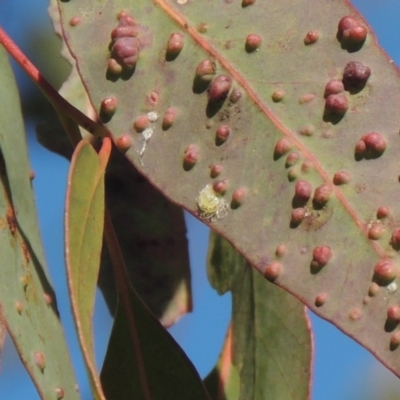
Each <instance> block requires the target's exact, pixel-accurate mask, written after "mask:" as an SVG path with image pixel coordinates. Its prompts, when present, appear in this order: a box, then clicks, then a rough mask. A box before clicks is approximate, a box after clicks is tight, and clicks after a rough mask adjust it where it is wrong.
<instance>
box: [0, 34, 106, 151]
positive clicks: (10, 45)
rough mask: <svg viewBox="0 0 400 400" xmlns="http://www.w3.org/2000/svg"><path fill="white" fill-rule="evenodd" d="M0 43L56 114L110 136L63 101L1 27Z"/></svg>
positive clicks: (90, 130)
mask: <svg viewBox="0 0 400 400" xmlns="http://www.w3.org/2000/svg"><path fill="white" fill-rule="evenodd" d="M0 43H1V44H2V45H3V47H4V48H5V49H6V50H7V52H8V53H9V54H10V55H11V56H12V57H13V58H14V60H15V61H16V62H17V63H18V64H19V65H20V66H21V68H22V69H23V70H24V71H25V72H26V74H27V75H28V76H29V77H30V78H31V79H32V81H33V82H34V83H35V84H36V86H37V87H38V88H39V89H40V90H41V92H42V93H43V94H44V95H45V96H46V98H47V100H49V102H50V103H51V104H52V105H53V107H54V108H55V110H56V111H57V113H58V114H62V115H64V116H65V117H67V118H69V119H71V120H72V121H74V122H75V123H77V124H78V125H79V126H81V127H82V128H84V129H85V130H87V131H88V132H90V133H91V134H93V135H95V136H100V137H105V136H109V137H110V136H111V135H110V132H109V131H108V130H107V129H106V128H105V126H104V125H102V124H100V123H98V122H95V121H93V120H91V119H90V118H89V117H88V116H86V115H85V114H83V113H82V112H81V111H79V110H78V109H77V108H75V107H74V106H73V105H72V104H70V103H69V102H68V101H67V100H65V99H64V98H63V97H62V96H61V95H60V94H59V93H58V92H57V90H56V89H54V87H53V86H52V85H51V84H50V83H49V81H48V80H47V79H46V78H45V77H44V76H43V75H42V74H41V73H40V71H39V70H38V69H37V68H36V67H35V66H34V65H33V64H32V62H31V61H30V60H29V59H28V57H26V55H25V54H24V53H23V52H22V50H21V49H20V48H19V47H18V46H17V45H16V43H15V42H14V41H13V40H12V39H11V38H10V37H9V36H8V35H7V33H6V32H5V31H4V30H3V29H2V28H1V27H0ZM65 117H64V118H65ZM76 140H77V138H76V137H75V138H71V141H72V142H73V143H74V142H75V141H76ZM75 144H76V143H75Z"/></svg>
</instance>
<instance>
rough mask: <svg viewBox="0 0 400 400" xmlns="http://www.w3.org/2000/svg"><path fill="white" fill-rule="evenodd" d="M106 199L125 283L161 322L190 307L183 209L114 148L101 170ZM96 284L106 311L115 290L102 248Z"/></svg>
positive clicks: (166, 323) (113, 301) (169, 322)
mask: <svg viewBox="0 0 400 400" xmlns="http://www.w3.org/2000/svg"><path fill="white" fill-rule="evenodd" d="M106 201H107V207H108V211H109V212H110V214H111V216H112V220H113V224H114V226H115V229H116V231H117V237H118V239H119V243H120V246H121V251H122V253H123V255H124V259H125V263H126V265H127V269H128V275H129V278H130V282H132V285H133V287H134V288H135V289H136V291H137V292H138V294H139V295H140V297H141V298H142V299H143V300H144V302H145V303H146V305H147V306H148V307H149V308H150V310H151V311H152V312H153V313H154V315H155V316H156V317H157V318H159V320H160V322H161V323H162V324H163V325H164V326H170V325H172V324H173V323H174V322H175V321H176V320H177V319H178V318H179V317H180V316H181V315H183V314H185V313H186V312H188V311H190V310H191V308H192V304H191V291H190V269H189V254H188V243H187V239H186V226H185V221H184V218H183V211H182V210H181V209H180V208H179V207H177V206H175V205H173V204H172V203H170V202H169V201H168V200H167V199H166V198H165V197H164V196H162V195H161V194H160V193H159V192H158V191H157V190H156V189H155V188H154V187H153V186H151V185H150V184H149V183H148V182H147V181H146V180H145V179H144V178H143V177H142V176H141V175H140V174H139V173H138V172H137V171H136V169H135V168H133V167H132V166H131V165H130V164H129V162H128V161H127V160H126V159H125V158H124V157H123V156H122V155H121V154H120V153H119V152H117V151H115V152H114V153H113V155H112V157H111V162H110V164H109V166H108V168H107V174H106ZM99 288H100V289H101V291H102V293H103V294H104V296H105V299H106V300H107V304H108V306H109V309H110V311H111V312H112V314H114V310H115V309H116V300H117V291H116V285H115V279H114V276H113V272H112V267H111V261H110V259H109V255H108V252H107V250H106V248H103V255H102V261H101V269H100V276H99Z"/></svg>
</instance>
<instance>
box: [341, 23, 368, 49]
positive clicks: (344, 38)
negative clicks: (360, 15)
mask: <svg viewBox="0 0 400 400" xmlns="http://www.w3.org/2000/svg"><path fill="white" fill-rule="evenodd" d="M337 38H338V40H339V41H340V43H341V44H342V46H343V47H344V48H347V49H351V50H357V47H361V46H362V45H363V43H364V42H365V39H366V38H367V29H366V28H365V26H363V25H361V24H360V22H358V20H357V19H356V18H354V17H351V16H345V17H343V18H342V19H341V20H340V21H339V25H338V33H337Z"/></svg>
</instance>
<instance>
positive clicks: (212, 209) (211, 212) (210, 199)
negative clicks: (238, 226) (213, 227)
mask: <svg viewBox="0 0 400 400" xmlns="http://www.w3.org/2000/svg"><path fill="white" fill-rule="evenodd" d="M196 202H197V207H198V209H199V216H200V217H201V218H203V219H206V220H209V221H211V222H212V221H215V220H217V219H222V218H225V217H226V215H227V214H228V203H227V202H226V200H225V199H224V198H223V197H222V196H221V195H220V194H219V193H216V192H215V191H214V189H213V187H212V185H210V184H208V185H206V186H205V187H204V188H203V189H202V190H201V191H200V193H199V196H198V197H197V199H196Z"/></svg>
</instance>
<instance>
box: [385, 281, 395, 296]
mask: <svg viewBox="0 0 400 400" xmlns="http://www.w3.org/2000/svg"><path fill="white" fill-rule="evenodd" d="M386 289H387V291H388V292H389V293H390V294H392V293H394V292H395V291H396V290H397V283H396V282H392V283H391V284H389V285H388V286H387V287H386Z"/></svg>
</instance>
